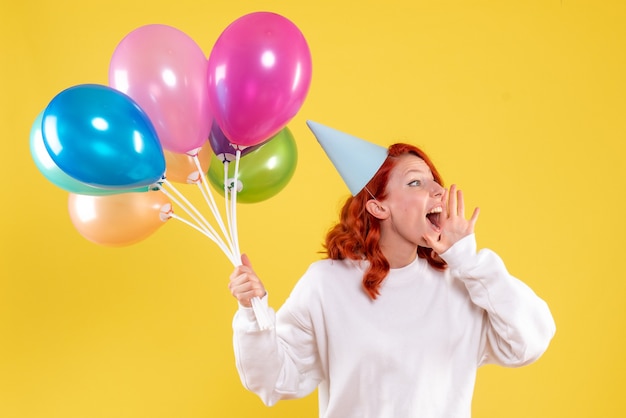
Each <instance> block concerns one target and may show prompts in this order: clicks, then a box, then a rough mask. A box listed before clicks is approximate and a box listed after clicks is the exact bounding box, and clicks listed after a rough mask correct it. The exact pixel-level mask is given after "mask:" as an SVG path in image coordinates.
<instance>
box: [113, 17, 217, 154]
mask: <svg viewBox="0 0 626 418" xmlns="http://www.w3.org/2000/svg"><path fill="white" fill-rule="evenodd" d="M207 68H208V62H207V59H206V56H205V55H204V53H203V52H202V49H201V48H200V47H199V46H198V45H197V44H196V43H195V42H194V41H193V39H191V38H190V37H189V36H187V35H186V34H185V33H183V32H181V31H180V30H178V29H176V28H173V27H170V26H166V25H159V24H153V25H146V26H142V27H140V28H138V29H135V30H134V31H132V32H131V33H129V34H128V35H126V37H125V38H124V39H123V40H122V41H121V42H120V43H119V45H118V46H117V47H116V49H115V51H114V53H113V56H112V58H111V63H110V66H109V85H110V86H111V87H113V88H115V89H117V90H119V91H121V92H123V93H126V94H127V95H128V96H130V97H131V98H132V99H134V100H135V101H136V102H137V103H138V104H139V106H140V107H141V108H142V109H143V110H144V111H145V112H146V114H147V115H148V117H149V118H150V120H151V121H152V123H153V125H154V127H155V128H156V131H157V134H158V136H159V140H160V141H161V145H162V146H163V148H165V149H168V150H170V151H172V152H177V153H186V152H189V151H192V150H195V149H197V148H200V147H201V146H202V145H203V144H204V143H205V142H206V140H207V138H208V136H209V132H210V131H211V123H212V120H213V117H212V116H211V112H210V106H209V100H208V81H207V76H206V74H207Z"/></svg>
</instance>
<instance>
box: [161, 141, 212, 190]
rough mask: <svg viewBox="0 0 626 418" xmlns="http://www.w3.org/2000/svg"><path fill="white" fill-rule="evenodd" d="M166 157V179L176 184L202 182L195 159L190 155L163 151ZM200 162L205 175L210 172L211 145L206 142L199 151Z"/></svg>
mask: <svg viewBox="0 0 626 418" xmlns="http://www.w3.org/2000/svg"><path fill="white" fill-rule="evenodd" d="M163 155H164V156H165V178H166V179H167V180H169V181H173V182H176V183H183V184H187V183H195V182H196V181H198V180H200V173H198V168H197V166H196V164H195V162H194V161H193V157H191V156H190V155H188V154H179V153H175V152H172V151H169V150H166V149H163ZM198 160H199V162H200V167H202V170H203V173H206V172H207V171H208V170H209V163H210V162H211V145H210V144H209V143H208V142H206V143H205V144H204V145H203V146H202V148H200V151H198Z"/></svg>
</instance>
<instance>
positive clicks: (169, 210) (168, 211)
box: [159, 203, 174, 222]
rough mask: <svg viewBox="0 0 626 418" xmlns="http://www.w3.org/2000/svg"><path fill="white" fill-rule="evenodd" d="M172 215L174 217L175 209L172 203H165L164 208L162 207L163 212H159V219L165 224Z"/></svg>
mask: <svg viewBox="0 0 626 418" xmlns="http://www.w3.org/2000/svg"><path fill="white" fill-rule="evenodd" d="M172 215H174V209H173V207H172V204H171V203H165V204H164V205H163V206H161V210H160V212H159V219H161V221H162V222H165V221H167V220H168V219H170V218H171V217H172Z"/></svg>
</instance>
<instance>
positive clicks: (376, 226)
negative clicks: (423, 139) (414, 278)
mask: <svg viewBox="0 0 626 418" xmlns="http://www.w3.org/2000/svg"><path fill="white" fill-rule="evenodd" d="M404 154H413V155H415V156H417V157H419V158H421V159H422V160H424V162H425V163H426V164H427V165H428V167H429V168H430V171H431V172H432V173H433V177H434V179H435V181H436V182H437V183H439V184H440V185H442V186H443V181H442V180H441V176H440V175H439V172H438V171H437V169H436V168H435V166H434V165H433V163H432V161H431V160H430V158H428V156H427V155H426V154H425V153H424V152H423V151H422V150H421V149H419V148H417V147H416V146H414V145H409V144H393V145H391V146H390V147H389V150H388V155H387V159H386V160H385V161H384V162H383V165H382V166H381V167H380V168H379V169H378V171H377V172H376V174H375V175H374V177H373V178H372V179H371V180H370V182H369V183H368V184H367V186H365V188H363V190H361V191H360V192H359V193H357V194H356V195H355V196H350V197H349V198H348V200H346V203H345V204H344V205H343V208H342V209H341V216H340V218H339V221H338V222H337V224H336V225H335V226H334V227H332V228H331V229H330V231H328V234H327V235H326V242H325V244H324V248H325V250H326V254H327V256H328V258H329V259H332V260H344V259H350V260H363V259H366V260H368V261H369V267H368V269H367V270H366V271H365V273H364V275H363V288H364V290H365V292H366V293H367V294H368V295H369V296H370V297H371V298H372V299H376V297H377V296H378V295H379V294H380V286H381V283H382V282H383V280H384V279H385V277H386V276H387V273H389V262H388V261H387V259H386V258H385V256H384V254H383V252H382V250H381V249H380V245H379V239H380V220H379V219H377V218H375V217H374V216H372V215H371V214H370V213H369V212H368V211H367V210H366V209H365V203H366V202H367V201H368V200H369V199H371V196H370V193H368V190H369V192H371V193H372V195H374V196H377V197H376V198H377V199H379V200H384V199H385V198H386V197H387V191H386V188H387V182H388V181H389V174H390V172H391V170H393V168H394V167H395V166H396V164H397V162H398V158H397V157H399V156H401V155H404ZM366 189H367V190H366ZM417 255H418V257H420V258H425V259H426V261H428V264H430V265H431V266H432V267H434V268H435V269H437V270H444V269H445V268H446V267H447V266H446V263H445V262H444V261H443V260H442V259H441V258H439V257H437V256H436V255H433V251H432V250H431V249H430V248H424V247H419V246H418V247H417Z"/></svg>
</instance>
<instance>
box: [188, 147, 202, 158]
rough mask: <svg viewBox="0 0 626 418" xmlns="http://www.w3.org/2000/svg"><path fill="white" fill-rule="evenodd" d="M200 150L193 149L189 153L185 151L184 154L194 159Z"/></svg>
mask: <svg viewBox="0 0 626 418" xmlns="http://www.w3.org/2000/svg"><path fill="white" fill-rule="evenodd" d="M200 150H201V148H194V149H192V150H191V151H187V152H186V153H185V154H187V155H188V156H190V157H196V156H198V153H199V152H200Z"/></svg>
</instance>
